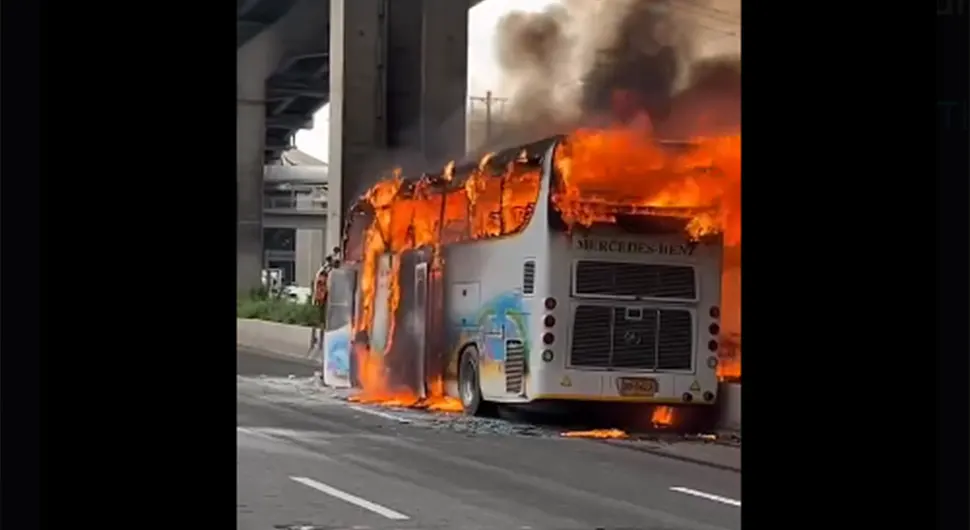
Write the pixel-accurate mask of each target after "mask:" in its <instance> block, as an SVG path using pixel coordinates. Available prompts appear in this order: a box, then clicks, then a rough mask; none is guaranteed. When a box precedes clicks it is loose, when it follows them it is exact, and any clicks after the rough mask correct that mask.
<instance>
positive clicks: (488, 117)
mask: <svg viewBox="0 0 970 530" xmlns="http://www.w3.org/2000/svg"><path fill="white" fill-rule="evenodd" d="M468 99H469V100H470V101H471V102H472V108H473V109H474V104H475V103H478V102H481V103H484V104H485V142H490V141H491V140H492V105H494V104H495V103H499V104H501V105H502V110H504V109H505V103H506V102H508V100H509V99H508V98H497V97H495V96H493V95H492V91H491V90H489V91H486V92H485V96H484V97H483V96H471V97H470V98H468Z"/></svg>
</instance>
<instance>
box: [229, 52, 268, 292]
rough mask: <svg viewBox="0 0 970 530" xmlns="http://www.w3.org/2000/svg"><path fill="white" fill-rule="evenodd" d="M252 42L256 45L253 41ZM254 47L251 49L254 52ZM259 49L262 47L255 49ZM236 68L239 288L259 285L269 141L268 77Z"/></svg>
mask: <svg viewBox="0 0 970 530" xmlns="http://www.w3.org/2000/svg"><path fill="white" fill-rule="evenodd" d="M249 44H257V45H258V43H257V42H254V41H250V42H249ZM252 51H253V50H250V52H252ZM255 51H257V52H258V51H260V50H258V49H257V50H255ZM238 59H241V60H240V61H239V63H240V64H239V65H238V68H237V71H238V73H237V74H236V75H237V83H236V290H237V291H238V292H245V291H247V290H248V289H250V288H253V287H258V286H259V285H260V271H261V270H262V268H263V143H264V142H265V140H266V101H265V96H266V83H265V80H266V77H265V75H264V74H263V72H261V71H259V70H258V69H256V68H247V67H246V63H247V61H246V59H249V62H252V53H251V54H249V55H246V56H243V57H238Z"/></svg>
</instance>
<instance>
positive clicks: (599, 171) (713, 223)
mask: <svg viewBox="0 0 970 530" xmlns="http://www.w3.org/2000/svg"><path fill="white" fill-rule="evenodd" d="M690 145H691V148H690V149H686V150H670V149H664V148H663V147H660V146H658V144H657V143H656V142H655V140H654V139H653V138H651V137H649V136H647V135H644V134H643V133H640V132H636V131H632V130H626V129H619V128H618V129H607V130H593V129H581V130H577V131H575V132H574V133H572V134H570V135H569V136H568V137H567V138H566V139H565V141H564V142H561V143H560V144H559V145H558V147H557V149H556V153H555V156H554V162H555V166H556V170H557V172H558V176H559V178H558V179H557V182H556V183H555V185H554V187H553V193H552V195H551V202H552V204H553V205H554V207H555V209H556V210H557V211H558V212H559V215H560V217H561V218H562V220H563V221H564V222H565V223H566V225H567V227H572V226H575V225H581V226H590V225H591V224H592V223H594V222H597V223H604V222H607V223H609V222H615V221H616V217H615V216H616V215H618V214H619V213H623V214H630V213H635V214H643V215H649V214H650V213H651V212H652V211H656V210H663V211H664V215H670V212H677V213H676V215H680V216H684V217H687V218H689V223H688V228H687V230H688V232H689V234H690V235H691V236H702V235H707V234H712V233H723V235H724V239H725V246H726V247H727V248H730V249H734V250H733V251H726V253H725V269H726V270H730V269H731V268H736V269H738V270H739V269H740V252H738V251H737V249H739V247H740V242H741V224H740V219H741V211H740V181H741V171H740V151H741V138H740V135H739V134H738V135H727V136H718V137H709V138H697V139H694V140H692V141H691V142H690ZM492 156H493V155H487V156H485V157H484V158H483V159H482V160H481V162H480V163H479V165H478V167H477V169H474V170H472V171H471V173H470V175H469V176H468V178H467V179H466V180H465V181H464V184H463V185H460V186H459V185H452V186H449V184H451V183H452V180H453V179H454V177H455V165H454V163H449V164H448V166H446V167H445V168H444V170H443V172H442V173H440V174H438V175H435V176H427V175H426V176H424V177H422V178H421V179H420V180H418V181H417V182H416V183H415V182H411V183H408V181H406V180H405V179H403V178H402V176H401V174H400V172H395V173H394V174H392V175H391V176H390V177H389V178H387V179H384V180H382V181H380V182H378V183H377V184H375V185H374V186H373V187H372V188H371V189H369V190H368V191H367V192H366V193H365V194H364V195H363V197H362V198H361V203H362V204H366V205H368V206H369V209H370V211H371V212H372V213H373V215H372V217H371V219H370V221H369V224H368V226H366V228H365V229H364V230H363V237H362V241H361V242H360V247H361V252H360V253H361V262H362V263H361V270H360V280H359V282H360V291H361V298H360V305H361V308H360V311H359V312H358V315H357V319H356V321H355V322H354V332H355V334H356V335H357V336H361V334H364V336H368V335H369V333H370V332H371V327H372V323H373V318H374V307H375V305H374V302H375V297H376V295H377V283H378V277H377V271H378V261H379V260H380V259H381V257H382V256H384V255H386V254H388V253H390V254H392V255H394V256H395V257H398V256H400V255H401V254H402V253H404V252H406V251H408V250H411V249H417V248H421V247H426V246H430V247H432V248H434V249H435V252H434V256H435V262H434V263H433V264H432V267H431V271H430V274H432V275H433V274H438V275H440V274H441V271H442V263H441V259H442V258H441V253H440V252H438V250H439V249H440V246H441V245H443V244H447V243H450V242H454V241H458V240H468V239H472V240H474V239H483V238H488V237H494V236H498V235H502V234H508V233H515V232H517V231H518V230H520V229H521V228H522V227H524V226H525V225H526V224H527V223H528V222H529V220H530V218H531V215H532V211H533V210H534V207H535V202H536V200H537V198H538V196H539V191H540V189H539V187H540V183H541V169H540V165H539V164H537V163H535V161H534V160H533V161H529V160H526V159H525V156H526V153H525V152H523V153H522V154H521V155H520V158H519V159H515V160H512V161H510V162H509V163H508V164H506V165H504V166H503V167H502V169H501V170H499V171H498V172H496V170H495V165H494V164H491V162H492ZM405 188H408V189H406V190H405ZM402 191H407V193H402ZM675 209H676V210H675ZM735 261H736V262H735ZM397 267H400V260H399V259H394V260H393V261H392V268H393V270H392V271H391V274H390V277H389V278H388V282H389V289H388V292H389V296H388V311H389V314H390V316H391V317H390V319H389V321H390V324H389V325H390V330H389V332H388V334H387V335H388V339H387V343H386V345H385V347H384V351H382V352H371V351H369V349H368V348H369V346H368V345H367V344H368V343H367V342H366V341H364V342H363V343H362V344H361V343H358V344H356V346H355V348H356V351H355V352H354V354H355V356H356V358H357V366H358V379H359V382H360V386H361V391H360V392H359V393H358V395H357V396H356V397H355V400H357V401H361V402H368V403H381V404H385V405H389V406H421V407H427V408H430V409H434V410H446V411H460V410H461V404H460V402H459V401H458V400H456V399H454V398H451V397H448V396H446V395H445V390H444V381H443V380H441V376H440V375H436V376H435V379H434V380H432V381H430V382H429V383H428V388H427V392H426V394H427V395H426V396H425V397H424V398H420V397H419V396H417V395H416V394H415V393H414V392H413V391H410V390H400V389H396V388H394V386H393V385H391V383H390V381H389V374H388V355H390V354H391V351H392V341H393V337H394V326H395V320H396V319H395V318H394V315H396V313H397V310H398V304H399V302H400V286H399V285H398V274H397ZM736 277H737V281H738V282H739V281H740V276H739V275H737V276H736ZM725 278H729V275H728V274H725ZM731 293H733V294H732V295H731V296H730V297H729V296H725V299H724V301H723V302H722V308H723V312H724V318H723V319H722V320H723V321H724V322H725V323H726V326H727V325H728V324H727V323H730V322H733V321H737V323H738V326H737V327H736V328H733V329H732V328H730V327H726V328H725V331H730V332H731V333H735V334H737V336H738V337H739V336H740V327H739V324H740V297H739V296H738V293H739V291H738V290H737V289H732V288H730V287H726V288H725V294H726V295H727V294H731ZM737 349H738V350H739V341H738V348H737ZM735 355H736V356H735V357H733V359H734V360H736V362H734V363H731V362H722V364H721V367H720V371H719V375H720V376H722V377H731V376H739V375H740V354H739V353H736V354H735Z"/></svg>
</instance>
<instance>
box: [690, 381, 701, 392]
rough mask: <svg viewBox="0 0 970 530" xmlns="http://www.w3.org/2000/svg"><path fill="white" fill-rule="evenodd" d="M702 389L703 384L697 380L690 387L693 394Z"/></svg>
mask: <svg viewBox="0 0 970 530" xmlns="http://www.w3.org/2000/svg"><path fill="white" fill-rule="evenodd" d="M700 389H701V384H700V383H698V382H697V381H696V380H695V381H694V384H692V385H690V390H691V392H697V391H699V390H700Z"/></svg>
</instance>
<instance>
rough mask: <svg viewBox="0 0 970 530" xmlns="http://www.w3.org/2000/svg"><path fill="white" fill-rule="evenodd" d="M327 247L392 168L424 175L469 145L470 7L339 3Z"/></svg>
mask: <svg viewBox="0 0 970 530" xmlns="http://www.w3.org/2000/svg"><path fill="white" fill-rule="evenodd" d="M330 6H331V13H330V19H331V20H330V176H329V181H330V190H329V195H328V200H329V211H328V219H327V221H328V222H327V248H332V247H334V246H336V245H338V244H339V242H340V237H341V231H342V229H343V224H342V221H343V214H344V213H346V210H347V209H348V208H349V207H350V205H351V201H352V200H354V199H356V197H357V195H358V194H359V193H360V192H362V191H364V190H365V189H366V187H367V185H369V184H370V183H372V182H373V180H374V178H375V177H376V176H377V174H378V172H379V171H381V170H386V169H390V167H391V166H392V165H394V166H403V167H404V168H406V170H414V171H421V170H426V169H430V167H429V165H432V164H440V165H443V164H444V162H446V161H447V160H448V159H449V158H454V157H460V156H461V155H462V153H463V152H464V146H465V108H466V93H467V83H468V3H467V2H464V1H458V0H394V1H393V2H388V0H331V1H330Z"/></svg>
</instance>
